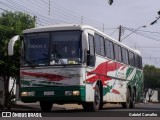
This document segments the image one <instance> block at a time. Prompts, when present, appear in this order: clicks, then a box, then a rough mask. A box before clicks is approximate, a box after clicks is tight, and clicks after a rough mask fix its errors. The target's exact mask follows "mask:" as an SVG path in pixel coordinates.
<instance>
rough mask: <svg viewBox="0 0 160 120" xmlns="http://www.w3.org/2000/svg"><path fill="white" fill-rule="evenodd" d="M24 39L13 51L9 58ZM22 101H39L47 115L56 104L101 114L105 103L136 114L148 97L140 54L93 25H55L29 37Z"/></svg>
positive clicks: (34, 31)
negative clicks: (75, 105) (138, 104)
mask: <svg viewBox="0 0 160 120" xmlns="http://www.w3.org/2000/svg"><path fill="white" fill-rule="evenodd" d="M18 39H20V37H19V36H15V37H13V38H12V39H11V40H10V42H9V46H8V51H9V55H12V54H13V46H14V43H15V41H16V40H18ZM21 40H22V51H21V52H22V57H21V68H20V89H19V91H20V98H21V101H23V102H25V103H30V102H37V101H39V103H40V107H41V109H42V111H50V110H51V108H52V104H53V103H57V104H65V103H78V104H82V106H83V108H84V110H87V111H97V110H99V109H101V108H102V106H103V104H104V103H120V104H122V107H123V108H133V107H134V106H135V102H138V101H140V98H141V97H142V83H143V71H142V58H141V54H140V52H138V51H136V50H133V49H131V48H129V47H127V46H126V45H124V44H122V43H120V42H118V41H116V40H114V39H113V38H111V37H110V36H108V35H106V34H104V33H102V32H100V31H99V30H97V29H95V28H93V27H91V26H88V25H73V24H72V25H54V26H44V27H38V28H32V29H27V30H24V31H23V39H21Z"/></svg>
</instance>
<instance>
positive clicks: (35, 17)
mask: <svg viewBox="0 0 160 120" xmlns="http://www.w3.org/2000/svg"><path fill="white" fill-rule="evenodd" d="M33 19H34V24H35V26H37V23H36V19H37V16H35V15H34V17H33Z"/></svg>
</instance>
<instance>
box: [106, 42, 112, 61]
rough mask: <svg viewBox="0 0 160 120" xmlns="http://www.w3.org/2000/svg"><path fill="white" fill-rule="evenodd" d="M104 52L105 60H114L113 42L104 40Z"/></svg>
mask: <svg viewBox="0 0 160 120" xmlns="http://www.w3.org/2000/svg"><path fill="white" fill-rule="evenodd" d="M105 52H106V56H107V58H110V59H114V50H113V42H111V41H109V40H108V39H105Z"/></svg>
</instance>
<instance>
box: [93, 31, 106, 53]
mask: <svg viewBox="0 0 160 120" xmlns="http://www.w3.org/2000/svg"><path fill="white" fill-rule="evenodd" d="M95 51H96V53H97V54H98V55H102V56H104V55H105V51H104V38H103V37H102V36H100V35H98V34H95Z"/></svg>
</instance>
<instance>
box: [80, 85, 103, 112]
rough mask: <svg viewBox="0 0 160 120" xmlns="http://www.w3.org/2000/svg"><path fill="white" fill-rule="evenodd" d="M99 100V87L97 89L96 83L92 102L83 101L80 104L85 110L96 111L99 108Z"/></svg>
mask: <svg viewBox="0 0 160 120" xmlns="http://www.w3.org/2000/svg"><path fill="white" fill-rule="evenodd" d="M100 102H101V95H100V89H99V86H98V85H96V86H95V94H94V101H93V102H84V103H82V106H83V109H84V110H85V111H92V112H96V111H98V110H99V108H100Z"/></svg>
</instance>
